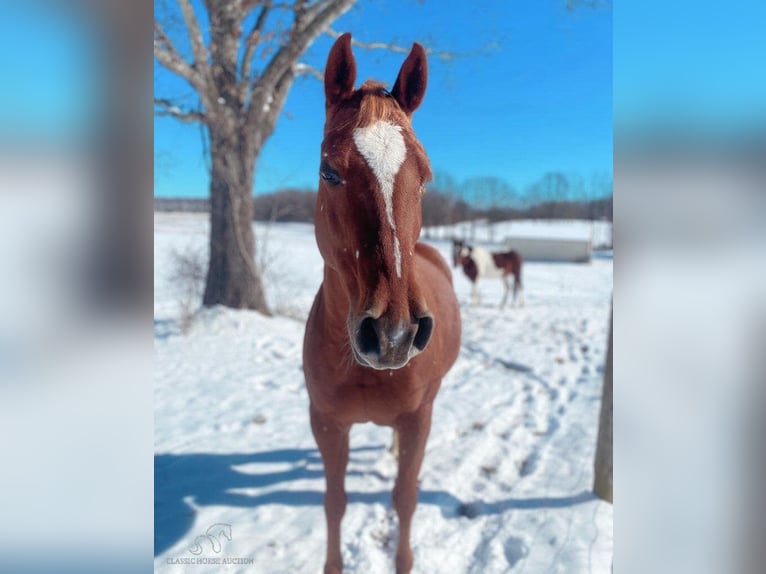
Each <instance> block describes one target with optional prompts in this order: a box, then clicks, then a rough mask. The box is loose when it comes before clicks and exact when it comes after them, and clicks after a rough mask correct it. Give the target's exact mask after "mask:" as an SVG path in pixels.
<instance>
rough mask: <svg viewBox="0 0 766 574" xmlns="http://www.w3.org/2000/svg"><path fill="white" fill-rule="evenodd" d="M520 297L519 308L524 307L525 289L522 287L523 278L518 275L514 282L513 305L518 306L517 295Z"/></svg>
mask: <svg viewBox="0 0 766 574" xmlns="http://www.w3.org/2000/svg"><path fill="white" fill-rule="evenodd" d="M517 294H518V295H519V307H523V306H524V288H523V287H522V286H521V278H520V277H519V276H518V275H517V276H516V277H515V279H514V281H513V303H514V305H515V304H516V295H517Z"/></svg>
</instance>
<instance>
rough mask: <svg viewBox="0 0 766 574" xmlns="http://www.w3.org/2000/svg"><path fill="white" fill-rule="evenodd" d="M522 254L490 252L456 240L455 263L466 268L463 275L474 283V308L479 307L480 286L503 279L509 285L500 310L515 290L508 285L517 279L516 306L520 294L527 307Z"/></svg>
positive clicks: (453, 247)
mask: <svg viewBox="0 0 766 574" xmlns="http://www.w3.org/2000/svg"><path fill="white" fill-rule="evenodd" d="M522 261H523V260H522V257H521V254H520V253H518V252H517V251H514V250H510V251H487V250H486V249H482V248H481V247H473V246H471V245H468V244H466V243H464V242H463V241H460V240H459V239H453V240H452V263H453V264H454V265H455V267H457V266H458V265H460V266H461V267H462V268H463V273H465V274H466V277H468V279H469V280H470V281H471V301H472V303H473V304H474V305H476V304H479V303H480V300H481V295H480V294H479V288H478V282H479V279H484V278H489V279H493V278H501V279H502V280H503V285H505V293H504V294H503V300H502V301H501V302H500V308H501V309H502V308H503V307H505V302H506V300H507V299H508V292H509V291H510V290H511V286H510V285H509V284H508V276H509V275H513V304H515V303H516V296H517V294H520V295H521V298H520V303H521V304H522V305H523V304H524V293H523V287H522V285H521V264H522Z"/></svg>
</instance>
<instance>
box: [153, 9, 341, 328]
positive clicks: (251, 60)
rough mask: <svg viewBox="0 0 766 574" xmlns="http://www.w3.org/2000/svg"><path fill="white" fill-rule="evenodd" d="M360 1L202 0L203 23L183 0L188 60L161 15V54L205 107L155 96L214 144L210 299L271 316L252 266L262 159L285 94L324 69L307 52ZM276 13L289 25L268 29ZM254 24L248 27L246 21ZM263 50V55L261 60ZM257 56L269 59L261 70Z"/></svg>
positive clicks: (163, 108)
mask: <svg viewBox="0 0 766 574" xmlns="http://www.w3.org/2000/svg"><path fill="white" fill-rule="evenodd" d="M354 2H355V0H316V1H310V0H295V1H294V2H272V1H269V0H263V1H258V0H203V4H204V6H205V11H206V16H207V19H208V22H207V26H206V27H205V28H206V29H207V31H208V33H207V36H208V38H207V43H206V41H205V34H204V33H203V27H202V26H201V25H200V21H199V20H198V15H197V13H196V11H195V9H194V7H193V6H192V2H191V0H177V4H178V8H179V9H180V14H181V16H182V20H183V27H184V28H185V29H186V32H187V34H188V39H189V44H190V46H191V57H190V58H187V57H184V55H183V54H182V52H181V51H179V49H178V47H177V46H178V45H180V44H178V43H177V42H175V41H173V40H172V39H171V37H170V35H169V33H168V32H169V31H170V29H171V27H172V26H168V25H167V23H171V24H172V15H170V14H168V13H167V11H165V12H166V14H165V15H164V17H165V19H166V22H165V24H166V25H163V23H161V22H159V21H157V20H156V19H155V22H154V57H155V59H156V61H157V62H159V63H160V64H161V65H162V66H163V67H165V68H167V69H168V70H170V71H171V72H173V73H175V74H177V75H178V76H180V77H181V78H183V79H184V80H186V81H187V82H188V83H189V85H190V86H191V87H192V88H193V89H194V91H195V92H196V94H197V95H198V96H199V107H198V108H195V109H189V108H188V107H182V106H181V105H179V103H178V101H177V100H176V101H173V100H171V99H166V98H155V100H154V104H155V112H156V113H158V114H163V115H168V116H172V117H174V118H176V119H178V120H180V121H184V122H200V123H202V124H203V125H204V126H205V128H206V130H207V135H208V137H209V142H210V149H209V154H210V171H211V173H210V205H211V209H210V260H209V265H208V270H207V276H206V282H205V292H204V295H203V304H204V305H206V306H210V305H216V304H222V305H226V306H228V307H235V308H247V309H256V310H258V311H261V312H263V313H269V309H268V306H267V304H266V298H265V294H264V291H263V286H262V283H261V276H260V273H259V270H258V268H257V267H256V265H255V237H254V234H253V229H252V219H253V184H254V171H255V162H256V160H257V158H258V156H259V154H260V152H261V149H262V148H263V145H264V143H265V142H266V141H267V140H268V138H269V137H270V136H271V134H272V133H273V131H274V128H275V126H276V122H277V118H278V117H279V114H280V112H281V110H282V107H283V106H284V103H285V100H286V98H287V93H288V91H289V90H290V87H291V86H292V85H293V82H294V80H295V78H296V77H297V76H299V75H301V74H319V72H318V71H316V70H314V69H313V68H311V67H309V66H307V65H305V64H302V63H300V62H299V59H300V57H301V56H302V54H304V52H305V51H306V49H307V48H308V47H309V46H310V45H311V43H312V42H313V41H314V40H315V39H316V38H317V36H319V35H320V34H321V33H323V32H325V31H327V29H328V27H329V26H330V24H331V23H332V22H333V21H334V20H335V19H337V18H338V17H339V16H340V15H341V14H343V13H344V12H346V11H347V10H348V9H349V8H350V7H351V5H352V4H354ZM273 12H281V13H282V16H283V19H286V20H288V22H289V23H288V24H287V25H286V29H282V30H280V29H277V28H275V26H271V27H269V26H268V25H267V21H268V20H269V17H270V15H271V14H272V13H273ZM251 21H252V25H251V26H249V29H247V30H244V29H243V28H244V25H245V23H246V22H248V23H250V22H251ZM256 54H257V55H258V58H256ZM257 62H264V65H263V66H262V67H259V69H256V63H257Z"/></svg>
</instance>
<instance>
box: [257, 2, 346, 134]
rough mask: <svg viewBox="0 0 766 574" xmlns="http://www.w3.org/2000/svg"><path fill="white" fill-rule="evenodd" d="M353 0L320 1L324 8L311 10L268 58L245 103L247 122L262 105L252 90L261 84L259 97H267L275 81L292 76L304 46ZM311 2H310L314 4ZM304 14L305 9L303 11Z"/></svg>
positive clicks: (284, 79) (285, 79)
mask: <svg viewBox="0 0 766 574" xmlns="http://www.w3.org/2000/svg"><path fill="white" fill-rule="evenodd" d="M354 2H355V0H327V1H326V2H323V3H321V6H322V7H323V9H322V10H321V11H319V12H315V13H314V12H312V14H313V18H312V19H311V20H309V19H306V20H305V21H304V27H303V28H302V29H300V30H296V31H295V34H294V35H293V37H292V38H291V39H290V41H289V42H288V43H287V44H285V45H283V46H282V47H281V48H280V49H279V51H278V52H277V53H276V54H275V55H274V57H273V58H272V59H271V62H270V63H269V65H268V66H267V67H266V69H265V70H264V72H263V75H261V77H260V78H259V79H258V82H257V83H256V84H254V85H253V98H251V101H250V105H249V106H248V119H247V123H248V124H249V125H251V126H252V125H253V124H254V123H255V122H257V121H258V114H259V108H260V109H262V106H263V104H262V103H261V102H255V99H256V98H255V93H256V91H258V89H259V88H260V92H261V93H262V95H261V96H260V98H258V99H261V98H263V99H265V98H268V97H269V95H272V97H274V98H276V95H274V94H271V93H272V92H276V88H277V86H278V85H286V84H285V82H287V83H288V84H289V81H287V76H290V77H294V62H295V61H296V60H297V59H298V57H299V56H300V55H301V54H303V52H304V51H305V50H306V48H307V47H308V46H309V45H310V44H311V42H313V41H314V40H315V39H316V37H317V36H319V35H320V34H321V33H322V32H324V31H325V30H326V29H327V27H328V26H329V25H330V23H332V22H333V21H334V20H335V19H336V18H338V17H339V16H340V15H341V14H343V13H345V12H346V11H347V10H348V9H349V8H351V5H352V4H353V3H354ZM313 7H314V6H312V8H313ZM304 17H306V12H304Z"/></svg>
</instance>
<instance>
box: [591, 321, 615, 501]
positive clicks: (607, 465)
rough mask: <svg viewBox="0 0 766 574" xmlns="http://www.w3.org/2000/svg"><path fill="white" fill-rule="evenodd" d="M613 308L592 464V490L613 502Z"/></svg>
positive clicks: (600, 496)
mask: <svg viewBox="0 0 766 574" xmlns="http://www.w3.org/2000/svg"><path fill="white" fill-rule="evenodd" d="M613 326H614V309H612V311H611V312H610V317H609V341H607V351H606V365H605V367H604V385H603V388H602V391H601V414H600V415H599V422H598V439H597V440H596V459H595V461H594V464H593V470H594V478H593V492H594V493H595V494H596V496H598V497H599V498H601V499H603V500H606V501H607V502H610V503H614V500H613V492H612V474H613V469H612V433H613V427H612V412H613V404H612V340H613V338H614V337H613V333H612V329H613Z"/></svg>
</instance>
